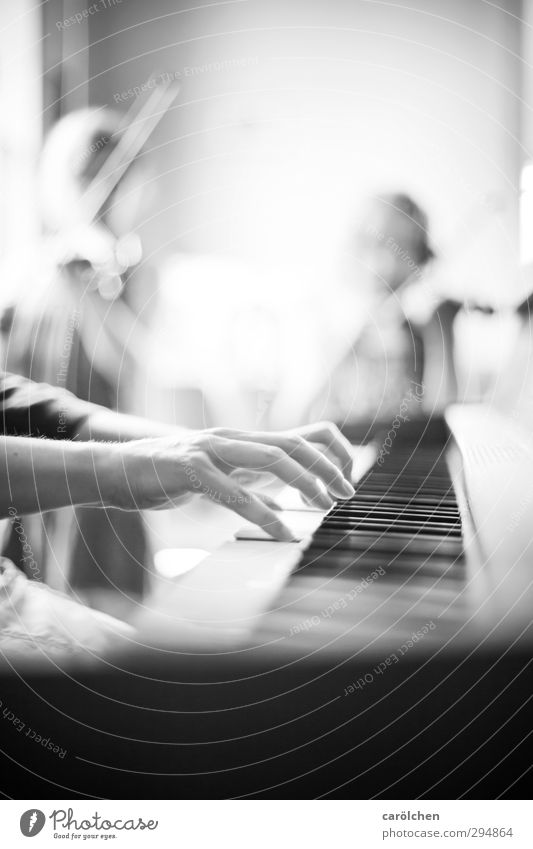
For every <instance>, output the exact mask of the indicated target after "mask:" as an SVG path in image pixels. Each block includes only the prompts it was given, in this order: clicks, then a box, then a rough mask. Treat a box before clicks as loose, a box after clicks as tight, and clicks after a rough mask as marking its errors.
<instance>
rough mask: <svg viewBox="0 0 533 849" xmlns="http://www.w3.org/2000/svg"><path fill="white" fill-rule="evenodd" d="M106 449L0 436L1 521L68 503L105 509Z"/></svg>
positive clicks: (107, 485) (107, 489) (107, 486)
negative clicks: (94, 505)
mask: <svg viewBox="0 0 533 849" xmlns="http://www.w3.org/2000/svg"><path fill="white" fill-rule="evenodd" d="M110 448H111V446H109V445H106V444H105V443H84V444H82V443H79V444H78V443H75V442H71V441H68V440H54V439H32V438H28V437H18V436H5V437H0V480H1V481H2V486H0V517H2V518H3V517H6V516H8V515H10V516H13V515H15V514H17V515H21V514H24V513H36V512H42V511H45V510H53V509H56V508H58V507H65V506H67V505H69V504H97V505H98V506H106V505H109V504H110V503H111V500H112V498H111V487H110V481H109V475H108V474H107V473H106V471H105V469H106V463H108V462H109V460H110Z"/></svg>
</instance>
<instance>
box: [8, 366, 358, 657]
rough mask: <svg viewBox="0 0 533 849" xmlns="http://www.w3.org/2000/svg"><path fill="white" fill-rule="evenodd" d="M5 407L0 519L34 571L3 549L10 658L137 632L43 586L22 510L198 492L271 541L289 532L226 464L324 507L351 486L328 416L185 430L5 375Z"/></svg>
mask: <svg viewBox="0 0 533 849" xmlns="http://www.w3.org/2000/svg"><path fill="white" fill-rule="evenodd" d="M0 413H1V421H2V429H1V432H0V443H1V445H0V449H1V450H0V479H1V481H2V486H1V487H0V518H7V519H9V520H10V522H11V525H12V527H13V529H14V531H15V532H16V533H17V536H18V537H19V539H21V541H22V551H23V553H24V559H25V560H26V561H27V562H28V563H29V567H28V568H29V573H30V575H31V576H32V577H33V578H34V579H35V580H33V581H31V580H28V578H27V577H26V576H25V575H24V574H23V573H22V572H20V571H19V570H18V569H16V568H15V566H14V565H13V564H12V563H11V562H10V561H9V560H8V559H7V558H0V654H1V655H4V656H7V657H8V659H9V660H15V661H16V660H18V659H22V660H27V659H36V660H39V659H40V658H41V659H42V657H44V656H51V657H53V658H57V659H59V660H62V659H64V658H67V659H68V658H70V657H73V656H78V657H80V656H81V657H84V658H87V657H90V655H91V653H92V652H97V653H100V652H102V651H107V650H109V649H111V648H113V647H116V646H117V642H118V641H119V640H121V639H124V640H126V641H132V640H134V632H133V630H132V629H130V628H128V627H127V626H126V625H124V623H122V622H120V621H118V620H117V619H114V618H112V617H109V616H105V615H103V614H101V613H99V612H97V611H94V610H91V609H89V608H86V607H84V606H83V605H80V604H78V603H77V602H75V601H74V600H73V599H72V598H69V597H67V596H66V595H63V594H60V593H56V592H50V590H49V589H48V588H47V587H46V586H45V585H44V584H43V583H42V578H43V575H42V572H41V569H40V564H39V562H38V561H37V560H36V559H35V556H34V551H33V549H32V545H31V542H30V541H29V539H28V537H27V534H26V525H27V517H28V515H29V514H32V513H40V512H43V511H54V510H57V509H60V508H62V507H65V506H67V505H76V506H77V507H80V506H82V505H84V506H89V505H90V506H91V507H92V509H94V510H95V511H100V512H102V513H104V512H105V511H107V510H109V509H114V510H118V511H120V512H121V513H123V514H124V515H126V516H136V515H137V514H138V511H139V510H142V509H165V508H170V507H173V506H175V505H176V504H177V503H181V502H182V501H183V499H184V498H186V497H188V496H190V495H191V494H194V493H198V494H203V495H204V496H206V497H208V498H210V499H211V500H213V501H215V502H216V503H218V504H221V505H223V506H225V507H228V508H230V509H232V510H234V511H235V512H236V513H238V514H239V515H240V516H242V517H243V518H244V519H246V520H248V521H251V522H254V523H256V524H258V525H260V526H261V527H262V528H264V529H265V530H266V531H267V532H268V533H269V534H271V536H272V537H274V538H275V539H278V540H283V541H292V534H291V532H290V531H289V529H288V528H287V527H286V526H285V525H284V524H283V522H282V521H281V520H280V518H279V516H278V514H277V513H276V512H275V511H274V510H273V509H272V505H271V504H270V503H267V501H266V500H265V498H264V496H263V497H261V496H258V495H256V494H254V492H253V491H252V490H251V489H249V488H247V487H245V486H244V485H243V484H242V483H241V482H239V481H238V480H237V479H236V478H235V476H232V474H233V472H235V471H236V470H247V472H248V474H250V473H251V472H252V471H253V470H255V471H257V472H259V473H265V472H267V473H270V474H273V475H274V476H275V477H277V478H278V479H279V480H281V481H284V482H285V483H287V484H290V485H292V486H294V487H296V488H297V489H299V490H300V492H301V493H302V494H303V495H304V496H305V497H306V498H307V499H308V500H310V501H311V502H312V503H314V504H315V505H317V506H319V507H320V508H321V509H326V510H327V509H329V508H330V507H331V506H332V505H333V499H335V498H348V497H351V496H352V495H353V494H354V490H353V487H352V486H351V483H350V480H351V472H352V469H351V455H350V451H349V446H348V445H347V443H346V442H345V440H344V439H343V437H342V436H341V435H340V433H339V432H338V430H337V429H336V428H335V427H334V426H333V425H330V424H328V423H320V424H317V425H312V426H308V427H307V428H303V429H300V430H293V431H291V432H280V433H261V432H255V433H254V432H247V431H235V430H230V429H224V428H218V429H211V430H204V431H202V430H200V431H184V430H181V431H180V430H179V429H178V428H175V427H172V426H167V425H163V424H159V423H156V422H150V421H148V420H144V419H141V418H137V417H134V416H127V415H121V414H119V413H114V412H112V411H109V410H106V409H105V408H103V407H98V406H97V405H94V404H91V403H87V402H85V401H81V400H79V399H77V398H76V397H74V396H73V395H71V394H70V393H68V392H66V391H65V390H63V389H58V388H54V387H50V386H46V385H44V384H36V383H33V382H31V381H29V380H26V379H25V378H21V377H19V376H15V375H9V374H6V373H5V372H0ZM319 448H323V449H324V450H319ZM325 452H327V453H328V455H329V456H326V453H325ZM330 458H331V459H330ZM95 568H96V567H95Z"/></svg>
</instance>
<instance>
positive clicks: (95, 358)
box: [3, 109, 156, 613]
mask: <svg viewBox="0 0 533 849" xmlns="http://www.w3.org/2000/svg"><path fill="white" fill-rule="evenodd" d="M120 133H121V127H120V120H119V116H118V115H116V114H115V113H113V112H112V111H110V110H107V109H86V110H85V109H84V110H79V111H77V112H73V113H71V114H69V115H68V116H66V117H65V118H63V119H62V120H61V121H59V122H58V124H56V126H55V127H54V128H53V129H52V131H51V133H50V135H49V137H48V139H47V141H46V144H45V147H44V150H43V154H42V160H41V165H40V175H39V176H40V184H41V200H42V222H43V231H44V234H45V241H44V244H43V251H42V257H41V268H40V269H39V272H40V273H39V277H40V280H39V281H38V282H37V283H35V281H32V283H31V285H32V289H31V290H30V291H28V292H24V293H23V295H22V297H21V299H20V301H19V302H18V303H15V304H13V306H12V307H11V308H10V309H9V310H8V311H7V313H6V315H5V316H4V320H3V333H4V357H5V359H4V363H3V367H4V368H5V369H6V370H7V371H11V372H15V373H18V374H22V375H24V376H26V377H29V378H31V379H32V380H35V381H39V382H41V381H42V382H46V383H49V384H52V385H56V386H61V387H63V388H66V389H68V390H70V391H71V392H73V393H74V394H75V395H77V396H78V397H79V398H81V399H83V400H87V401H91V402H93V403H96V404H100V405H103V406H105V407H108V408H110V409H112V410H115V411H120V412H138V409H137V404H136V389H137V384H138V374H139V370H140V369H142V368H143V365H142V364H143V358H144V342H145V338H146V329H147V325H148V324H149V316H150V313H151V310H152V308H153V305H154V300H155V298H154V296H155V293H156V279H155V274H154V270H153V269H149V268H147V267H146V266H145V265H144V264H141V258H142V251H141V245H140V241H139V238H138V236H137V235H136V233H135V228H136V225H137V224H138V223H139V222H138V217H139V212H140V208H141V201H142V203H143V207H142V209H143V215H146V191H145V186H144V181H143V176H144V175H143V172H142V169H141V168H140V165H139V161H138V160H134V161H133V162H132V163H131V164H130V165H129V167H128V168H127V170H126V172H125V174H124V175H123V176H122V178H121V179H120V181H119V182H118V184H117V186H116V187H115V188H114V190H113V191H112V192H111V194H110V196H109V197H107V198H106V201H105V204H104V206H103V207H102V209H101V210H100V211H99V213H98V215H97V217H96V219H95V220H92V221H90V222H88V221H87V217H86V216H85V215H84V210H85V209H86V204H87V199H88V197H90V192H91V190H92V189H93V188H94V186H95V185H96V186H98V175H99V172H100V169H101V168H102V165H103V164H104V163H105V161H106V160H107V158H108V157H109V156H110V154H112V152H113V151H114V150H115V149H116V146H117V144H118V140H119V139H120ZM59 436H60V434H59ZM33 525H34V529H33V530H34V537H35V533H36V532H37V536H36V537H35V538H32V542H31V544H32V546H33V547H34V550H35V552H36V556H37V557H39V558H40V563H41V564H42V569H43V573H44V574H45V575H46V576H47V580H49V581H50V582H51V583H52V584H53V585H54V584H57V583H58V581H59V584H60V583H61V580H60V579H59V577H58V576H57V567H56V578H57V579H58V580H55V579H54V576H53V573H54V561H55V562H56V563H57V562H61V563H62V564H67V566H66V574H65V575H64V576H63V578H64V580H66V581H68V583H69V585H70V586H71V587H72V589H73V590H75V591H76V593H77V594H78V595H82V596H83V597H85V599H86V600H88V601H89V603H94V604H95V605H96V606H106V603H107V599H108V598H109V591H110V590H113V591H115V592H114V594H113V604H112V608H111V609H112V612H113V613H117V608H116V604H119V605H120V604H121V601H122V600H123V599H129V598H137V597H140V596H141V594H142V592H143V586H144V574H145V566H146V564H147V558H148V548H147V541H146V536H145V531H144V527H143V520H142V516H141V515H140V514H134V513H125V512H121V511H118V510H105V511H102V510H95V509H91V508H90V507H78V508H76V509H75V510H72V511H70V510H68V509H67V510H63V511H59V512H58V513H52V514H47V515H46V514H45V515H44V516H43V517H37V518H36V519H34V520H33ZM16 546H17V541H16V537H12V539H11V541H10V544H9V547H8V550H7V552H6V553H7V554H8V555H9V556H10V557H11V558H12V559H14V560H15V561H17V560H18V562H20V556H17V551H16ZM102 590H104V592H102ZM121 596H122V597H123V599H121Z"/></svg>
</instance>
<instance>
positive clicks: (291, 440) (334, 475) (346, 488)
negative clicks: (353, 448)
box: [270, 433, 354, 498]
mask: <svg viewBox="0 0 533 849" xmlns="http://www.w3.org/2000/svg"><path fill="white" fill-rule="evenodd" d="M270 439H271V442H272V443H273V444H274V445H278V446H279V447H280V448H283V450H284V451H285V452H286V453H287V454H288V455H289V456H290V457H292V458H293V459H294V460H297V461H298V463H300V465H302V466H303V467H304V468H305V469H308V470H309V471H310V472H312V473H313V474H314V475H316V476H317V477H318V478H320V480H321V481H322V482H323V483H324V484H325V485H326V487H327V488H328V490H329V491H330V493H331V494H332V495H333V497H334V498H351V496H352V495H353V494H354V488H353V486H352V484H351V483H349V482H348V481H347V480H346V478H345V477H344V475H343V473H342V472H341V471H339V469H338V467H337V466H336V465H335V463H333V462H332V461H331V460H330V459H329V458H328V457H327V456H326V454H324V453H323V452H322V451H319V450H318V448H316V446H314V445H312V444H311V442H308V441H307V440H306V439H305V438H304V437H303V436H300V435H299V434H296V435H293V436H287V435H286V434H284V433H281V434H272V435H271V437H270Z"/></svg>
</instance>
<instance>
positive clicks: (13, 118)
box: [0, 0, 533, 426]
mask: <svg viewBox="0 0 533 849" xmlns="http://www.w3.org/2000/svg"><path fill="white" fill-rule="evenodd" d="M90 6H91V4H89V3H87V1H86V0H68V2H59V0H47V2H46V3H42V4H36V3H32V2H31V0H22V2H19V3H17V4H16V5H14V4H5V3H4V4H2V9H1V11H0V16H1V17H0V33H1V40H2V41H1V43H2V49H1V51H0V96H1V102H2V110H1V114H0V121H1V123H0V180H1V185H2V192H1V195H0V258H1V267H2V296H3V300H9V298H10V297H11V291H12V288H13V287H15V288H16V289H17V290H18V289H19V286H20V285H21V284H20V280H21V278H22V277H23V276H24V275H25V274H27V270H26V269H25V268H23V266H24V265H25V264H26V263H27V262H28V261H29V260H30V259H31V256H32V244H35V241H36V240H37V239H38V237H39V213H38V209H37V204H36V201H35V198H36V187H35V180H36V174H37V160H38V154H39V151H40V148H41V144H42V140H43V138H44V137H45V136H46V134H47V132H48V131H49V130H50V128H51V127H52V126H53V125H54V124H55V123H56V122H57V121H58V119H59V118H61V117H62V116H64V115H66V114H68V113H69V112H71V111H73V110H77V109H80V108H84V107H86V106H96V107H102V106H109V107H112V108H113V109H115V110H117V111H118V112H120V113H121V114H124V115H126V114H127V113H128V110H130V109H132V108H133V107H134V104H135V101H140V100H143V99H147V97H149V94H150V90H149V89H147V88H145V90H144V91H142V90H141V89H142V87H143V84H145V83H146V81H147V80H148V79H149V77H150V75H151V74H156V75H167V78H168V77H170V76H171V77H173V78H174V79H177V80H179V82H180V84H181V89H180V92H179V94H178V97H177V98H176V101H175V102H174V104H173V105H172V106H171V107H170V109H169V111H168V114H167V115H166V116H165V117H164V119H163V120H162V121H161V123H160V124H159V126H158V127H157V129H156V130H155V132H154V133H153V136H152V137H151V138H150V140H149V142H148V143H147V145H146V148H145V152H144V153H143V154H142V157H141V158H142V159H143V160H144V163H143V164H144V165H145V167H146V171H145V176H144V180H145V184H144V185H145V190H146V192H147V194H149V195H150V203H149V204H147V207H146V214H145V215H141V216H140V218H139V221H138V226H137V229H138V231H139V234H140V236H141V238H142V241H143V246H144V257H145V258H146V261H148V260H149V262H150V263H151V264H152V265H155V266H157V268H158V272H159V284H158V286H159V288H158V297H157V304H155V303H154V304H152V306H153V308H154V315H153V316H152V318H151V321H152V322H153V323H152V327H155V328H157V332H156V333H155V340H151V341H152V342H153V345H152V347H151V350H150V351H148V350H147V351H146V352H145V356H146V358H147V359H146V374H145V375H144V378H143V377H142V376H141V377H140V387H139V390H138V397H137V399H136V404H137V406H138V409H139V411H141V412H144V413H151V415H158V416H160V417H165V418H167V419H170V420H177V421H182V422H184V423H187V424H190V425H201V424H204V423H205V424H221V423H224V424H228V425H229V424H232V425H236V426H254V425H255V424H257V423H258V422H261V421H262V420H263V419H264V418H265V413H266V412H268V409H269V408H270V405H271V404H272V399H273V398H274V396H276V394H277V393H278V392H279V390H280V387H281V386H282V384H283V383H284V381H288V382H289V384H290V382H291V375H292V373H293V372H296V373H298V374H301V372H302V369H305V370H306V373H307V374H308V380H309V381H310V382H311V383H312V382H313V374H314V373H316V374H317V375H319V373H320V370H321V368H322V365H323V364H322V365H321V363H319V362H316V361H317V360H320V359H321V358H322V355H317V351H316V339H317V336H316V333H317V332H319V330H318V329H317V325H319V326H320V328H321V329H320V333H322V334H325V336H326V337H327V335H328V333H329V334H330V335H334V334H335V333H339V332H340V331H339V323H338V321H337V317H336V316H333V317H332V318H331V322H330V323H328V327H326V326H325V325H326V323H327V322H326V321H325V313H327V314H328V315H329V313H330V312H331V310H332V309H333V307H334V309H335V311H336V312H337V313H338V314H340V315H342V314H343V312H344V309H345V306H346V304H347V303H348V301H346V300H345V299H346V298H347V297H348V298H349V295H346V290H347V288H348V290H349V287H346V281H347V279H350V275H351V273H352V269H351V266H350V263H351V262H352V259H353V257H352V243H351V237H352V233H353V229H354V226H355V223H354V222H355V220H356V217H357V214H358V209H359V206H360V204H361V202H362V201H363V200H364V198H365V197H367V196H368V195H369V194H372V193H375V192H381V191H389V190H402V191H408V192H409V193H410V194H412V195H413V196H414V197H415V198H416V199H417V201H418V202H419V203H420V204H421V205H422V206H423V207H424V208H425V210H426V211H427V212H428V214H429V219H430V222H431V231H432V243H433V247H434V250H435V251H436V252H437V253H438V256H439V262H438V265H437V266H436V268H435V277H436V279H437V278H438V285H439V290H444V291H445V292H446V294H449V295H451V296H453V297H456V298H458V299H460V300H467V299H476V300H477V301H479V302H482V303H490V304H493V303H501V302H504V303H506V304H507V303H509V302H516V303H518V302H519V301H520V300H521V299H522V297H523V295H524V293H526V294H527V292H528V291H529V289H530V288H532V287H533V279H532V278H531V276H530V273H529V269H528V268H527V266H526V263H528V262H529V261H530V260H531V259H532V258H533V240H532V239H530V238H528V234H529V233H531V232H533V170H532V169H531V168H530V167H529V155H530V153H529V152H530V151H531V149H532V142H533V140H532V133H533V113H532V110H531V106H530V104H531V97H530V95H531V86H532V81H533V68H532V62H533V49H532V44H533V30H532V21H531V20H530V19H531V18H533V10H532V9H531V4H529V3H527V2H524V3H521V2H520V0H506V2H501V3H499V4H496V3H492V2H491V3H488V2H485V0H470V2H468V3H464V2H461V0H429V2H427V0H424V2H416V0H415V2H413V3H411V4H409V6H406V5H405V4H403V3H401V2H395V0H392V2H386V3H385V2H368V0H327V2H326V0H316V2H312V3H310V2H304V0H301V2H299V0H291V2H288V3H287V2H284V0H268V1H267V0H229V1H228V2H221V3H217V4H201V3H194V2H192V3H191V2H190V0H187V3H182V2H175V0H174V1H173V2H165V0H156V2H152V3H150V4H146V3H143V2H140V0H100V1H99V2H97V3H94V4H92V10H91V8H90ZM77 14H78V15H79V16H80V17H79V18H78V19H76V15H77ZM138 106H139V104H137V108H138ZM153 196H156V197H157V202H156V203H155V204H154V203H153ZM22 272H24V273H22ZM30 276H32V275H30ZM30 288H31V285H30ZM486 324H487V322H486V321H483V320H482V317H481V316H480V315H476V316H471V317H470V322H469V331H468V333H467V334H466V337H467V338H466V339H465V340H463V342H462V345H463V347H464V346H465V345H466V346H468V357H467V361H468V369H469V371H470V374H469V376H468V377H467V379H466V380H465V379H464V378H463V384H464V386H463V389H464V391H465V392H469V393H472V394H473V395H475V394H476V393H479V391H480V389H479V381H478V380H477V377H478V375H477V372H476V369H478V370H484V371H485V372H486V371H487V369H488V368H489V367H492V368H495V367H496V365H497V363H496V362H493V363H492V362H491V363H488V358H491V357H492V358H493V359H494V360H498V359H499V358H500V357H501V356H502V355H503V353H504V350H505V344H506V339H507V338H508V336H509V335H512V330H510V329H509V327H512V323H511V324H509V321H507V322H506V321H504V320H503V319H502V318H501V317H500V318H499V319H498V320H495V319H493V321H492V322H488V328H489V329H488V330H487V332H488V333H489V334H490V336H491V338H492V340H493V344H492V345H491V346H490V347H489V346H488V345H486V344H485V343H484V341H483V340H485V337H486V332H485V331H486V328H485V325H486ZM328 328H329V329H328ZM463 335H464V334H463ZM496 337H497V338H496ZM326 342H327V339H326ZM499 346H503V349H502V350H500V347H499ZM480 347H481V348H482V349H483V351H482V353H483V358H482V359H483V361H482V362H477V360H476V359H475V353H476V351H477V350H478V349H479V348H480ZM460 355H461V353H460V352H459V353H458V356H459V357H460ZM143 356H144V355H143ZM317 381H318V382H319V377H317ZM158 389H161V390H162V392H161V393H159V394H158V392H157V390H158ZM169 390H172V391H171V392H169ZM300 417H301V416H300V413H299V411H298V404H296V405H295V409H294V411H293V410H292V408H291V406H290V404H288V405H287V410H281V411H278V412H277V414H276V418H277V419H279V424H291V423H292V421H291V419H294V423H295V424H296V423H298V421H297V420H298V418H300ZM276 423H278V422H276Z"/></svg>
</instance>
